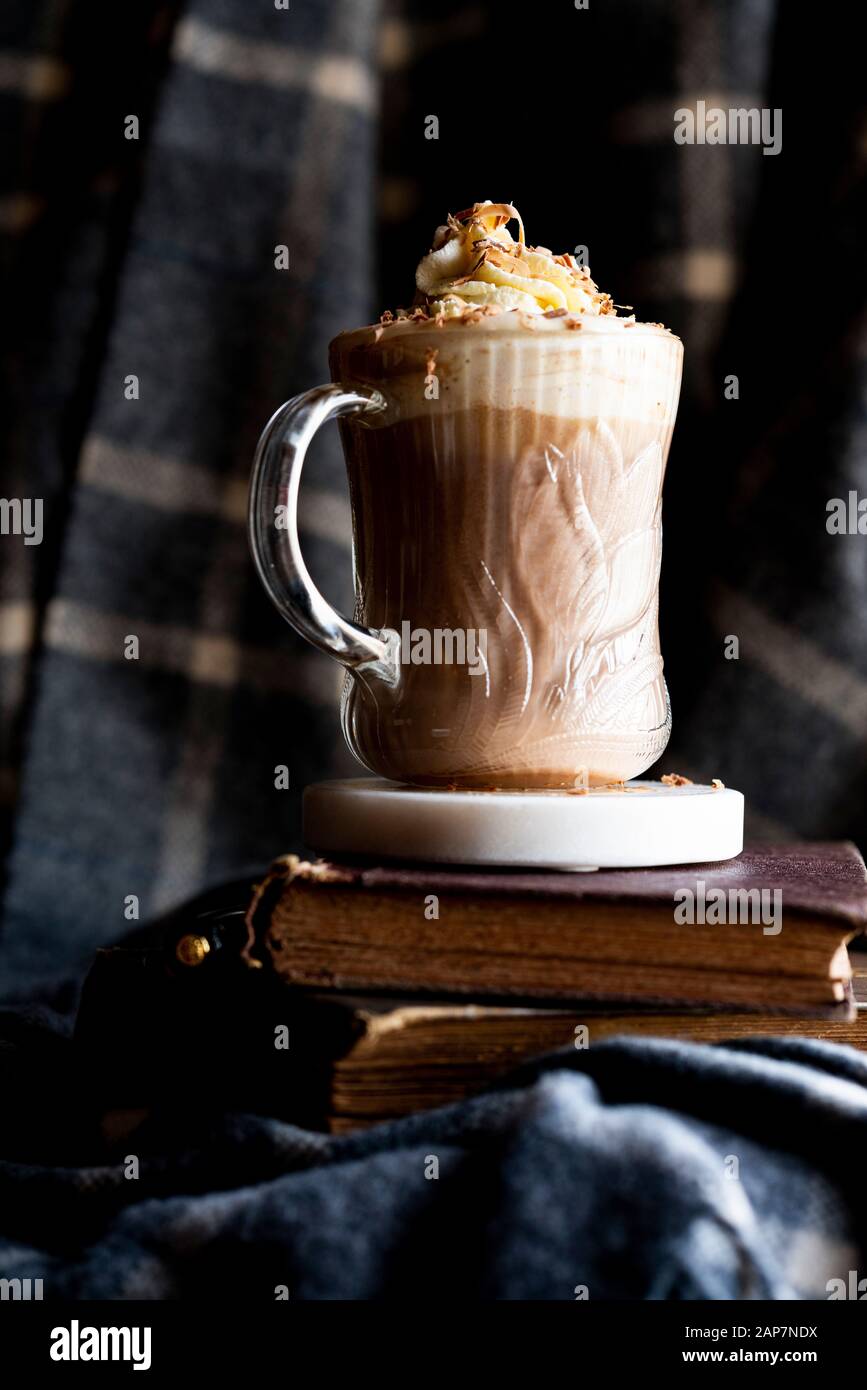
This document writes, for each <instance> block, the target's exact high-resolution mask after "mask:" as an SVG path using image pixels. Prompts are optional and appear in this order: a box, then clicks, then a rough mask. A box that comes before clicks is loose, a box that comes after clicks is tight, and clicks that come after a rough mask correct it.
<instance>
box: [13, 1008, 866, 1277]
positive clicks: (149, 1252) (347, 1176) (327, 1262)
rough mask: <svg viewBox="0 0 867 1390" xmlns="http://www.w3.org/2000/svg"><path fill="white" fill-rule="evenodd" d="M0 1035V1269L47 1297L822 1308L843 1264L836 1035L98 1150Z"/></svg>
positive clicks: (626, 1046)
mask: <svg viewBox="0 0 867 1390" xmlns="http://www.w3.org/2000/svg"><path fill="white" fill-rule="evenodd" d="M22 1027H23V1030H24V1033H26V1035H27V1036H26V1040H25V1041H26V1045H23V1044H22ZM4 1033H5V1036H6V1038H7V1044H8V1045H7V1047H6V1048H5V1049H2V1050H0V1056H4V1055H5V1065H4V1069H3V1076H2V1094H0V1105H2V1112H3V1113H4V1114H5V1117H6V1119H7V1121H8V1120H11V1121H12V1123H11V1125H9V1126H8V1127H7V1126H6V1125H4V1131H5V1133H6V1136H7V1138H6V1141H4V1143H5V1151H4V1156H3V1162H2V1164H0V1213H2V1215H0V1229H2V1234H0V1277H3V1278H7V1279H12V1278H16V1277H17V1278H21V1279H25V1278H30V1279H42V1280H43V1292H44V1297H45V1298H46V1299H52V1298H57V1299H83V1298H115V1299H123V1298H159V1299H164V1298H168V1299H175V1298H196V1299H201V1298H208V1297H217V1296H225V1295H226V1294H227V1293H229V1292H230V1293H231V1295H232V1297H233V1298H234V1297H237V1298H241V1299H246V1298H252V1299H273V1298H280V1297H289V1298H292V1299H383V1298H388V1299H404V1298H412V1299H413V1300H414V1301H417V1300H418V1299H419V1298H424V1299H437V1300H443V1301H453V1300H464V1301H466V1300H479V1299H567V1300H573V1299H584V1298H589V1299H590V1300H598V1299H752V1298H772V1299H792V1298H811V1299H813V1298H818V1299H825V1298H829V1297H836V1296H841V1295H840V1293H839V1290H841V1289H844V1288H846V1289H850V1288H851V1287H853V1281H852V1279H851V1272H852V1271H856V1273H857V1271H858V1270H859V1269H860V1270H863V1269H864V1259H865V1245H867V1239H865V1202H864V1195H863V1193H864V1188H863V1181H862V1175H863V1172H864V1167H865V1159H867V1059H865V1058H864V1057H862V1056H861V1055H860V1054H859V1053H856V1052H854V1051H853V1050H850V1049H847V1048H840V1047H835V1046H831V1045H829V1044H822V1043H819V1042H811V1041H803V1040H783V1039H753V1040H749V1041H747V1042H745V1043H742V1044H739V1045H736V1046H725V1047H706V1046H698V1045H693V1044H683V1043H675V1042H669V1041H664V1040H659V1039H650V1040H647V1039H620V1040H616V1041H613V1042H609V1043H604V1044H600V1045H598V1046H596V1047H594V1048H592V1049H591V1050H587V1051H570V1052H568V1053H558V1054H556V1055H554V1056H551V1057H548V1058H544V1059H542V1060H541V1061H539V1062H537V1063H534V1064H532V1065H530V1066H527V1067H525V1068H523V1069H522V1070H521V1072H519V1073H515V1074H514V1075H512V1076H511V1077H509V1078H508V1079H507V1080H506V1081H505V1082H504V1083H503V1084H502V1085H501V1086H499V1087H498V1088H496V1089H493V1090H490V1091H488V1092H486V1093H484V1094H482V1095H480V1096H478V1097H476V1098H474V1099H472V1100H470V1101H465V1102H462V1103H460V1104H457V1105H454V1106H450V1107H447V1108H445V1109H441V1110H438V1111H433V1112H429V1113H427V1114H421V1115H416V1116H413V1117H411V1118H408V1119H404V1120H400V1121H395V1122H392V1123H390V1124H386V1125H381V1126H378V1127H376V1128H374V1129H371V1130H367V1131H364V1132H361V1133H358V1134H355V1135H350V1136H343V1137H329V1136H327V1135H323V1134H318V1133H313V1132H311V1131H308V1130H303V1129H300V1128H297V1127H296V1126H293V1125H290V1124H287V1123H285V1122H282V1121H276V1120H272V1119H269V1118H267V1117H262V1116H256V1115H238V1114H233V1115H215V1114H209V1115H205V1114H199V1115H197V1114H195V1112H194V1111H193V1110H190V1109H188V1110H186V1111H185V1113H184V1114H183V1115H181V1114H179V1113H177V1112H175V1113H172V1114H168V1113H166V1114H159V1115H155V1114H153V1113H151V1114H150V1115H149V1116H148V1117H147V1118H146V1119H145V1120H144V1121H143V1123H142V1124H141V1125H140V1126H139V1127H138V1128H137V1129H135V1130H134V1131H133V1132H132V1136H131V1137H125V1138H124V1139H123V1140H122V1141H121V1142H120V1143H119V1144H118V1143H117V1141H115V1143H114V1146H112V1144H111V1142H110V1141H109V1139H108V1138H107V1137H106V1136H105V1135H103V1137H102V1139H101V1140H97V1139H96V1138H95V1137H94V1134H95V1131H93V1130H88V1126H87V1124H86V1123H85V1122H84V1120H83V1117H85V1116H86V1115H87V1114H88V1113H89V1111H88V1107H89V1106H90V1107H91V1110H92V1100H91V1099H89V1098H88V1097H87V1096H74V1095H68V1094H66V1095H64V1093H63V1086H64V1071H63V1068H64V1061H63V1059H64V1055H65V1053H64V1048H65V1047H67V1046H70V1045H69V1044H65V1043H64V1042H63V1040H62V1039H59V1038H58V1037H56V1036H54V1037H52V1038H51V1040H50V1041H49V1042H46V1041H45V1036H46V1023H45V1020H44V1019H38V1018H37V1019H33V1018H31V1019H30V1020H29V1021H27V1023H26V1025H22V1021H21V1016H20V1015H10V1016H9V1018H8V1019H7V1023H6V1027H5V1029H4ZM12 1034H14V1035H16V1036H17V1038H18V1042H19V1044H21V1045H20V1046H18V1047H16V1046H15V1041H14V1037H11V1035H12ZM34 1035H35V1036H36V1037H41V1038H42V1045H41V1046H35V1045H34ZM34 1058H36V1059H38V1060H37V1061H36V1063H35V1066H36V1073H37V1074H34V1070H33V1067H34V1061H33V1059H34ZM34 1086H35V1090H34ZM46 1092H47V1094H46ZM34 1094H36V1095H39V1096H40V1097H41V1099H40V1102H39V1104H37V1105H34V1104H33V1096H34ZM52 1096H53V1097H55V1098H57V1102H58V1103H57V1104H56V1105H53V1103H52ZM94 1113H95V1112H94ZM73 1116H77V1117H78V1120H79V1123H78V1124H77V1125H76V1124H75V1123H73V1122H71V1117H73ZM27 1127H29V1133H25V1132H24V1129H26V1128H27ZM49 1152H50V1153H51V1154H52V1163H51V1164H50V1165H49V1164H48V1163H47V1162H46V1161H45V1159H44V1157H43V1154H44V1153H49ZM58 1152H59V1153H60V1154H61V1157H60V1158H59V1159H58V1158H57V1157H56V1155H57V1153H58ZM131 1160H135V1162H131ZM58 1163H59V1164H60V1165H61V1166H57V1165H58ZM136 1171H137V1173H138V1176H127V1174H130V1173H133V1172H136ZM855 1284H856V1285H857V1279H856V1280H855ZM843 1296H845V1295H843Z"/></svg>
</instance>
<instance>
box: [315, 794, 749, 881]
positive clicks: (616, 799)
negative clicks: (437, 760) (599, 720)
mask: <svg viewBox="0 0 867 1390" xmlns="http://www.w3.org/2000/svg"><path fill="white" fill-rule="evenodd" d="M743 832H744V798H743V795H742V794H741V792H736V791H732V790H731V789H730V788H713V787H703V786H685V787H671V786H664V785H663V784H662V783H661V782H640V781H636V782H628V783H627V784H626V786H625V787H623V788H622V789H618V790H611V791H609V790H602V789H600V790H598V791H588V792H585V793H583V794H575V793H573V792H562V791H495V792H487V791H478V792H476V791H438V790H436V791H431V790H427V789H422V788H418V787H408V786H403V785H401V784H400V783H398V782H388V781H386V780H385V779H384V778H380V777H352V778H347V779H345V780H343V781H334V782H317V783H315V784H314V785H313V786H310V787H308V788H307V789H306V791H305V793H304V839H305V842H306V844H307V845H308V846H309V848H310V849H312V850H315V851H316V853H317V854H321V855H323V856H324V857H326V858H327V857H328V856H329V855H334V856H340V855H350V854H351V855H364V856H369V857H370V858H372V859H375V860H381V859H408V860H415V861H417V862H428V863H434V864H475V865H488V866H499V867H503V868H523V869H564V870H572V871H577V870H582V869H598V868H606V869H638V868H650V867H653V866H655V865H662V864H701V863H713V862H715V861H717V860H720V859H733V858H734V856H735V855H736V854H740V852H741V850H742V849H743Z"/></svg>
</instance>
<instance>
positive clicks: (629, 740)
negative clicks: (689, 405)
mask: <svg viewBox="0 0 867 1390" xmlns="http://www.w3.org/2000/svg"><path fill="white" fill-rule="evenodd" d="M682 355H683V351H682V347H681V343H680V341H679V339H677V338H676V337H674V335H673V334H671V333H669V332H667V331H666V330H665V329H663V328H660V327H658V326H656V325H651V324H637V323H630V322H628V321H627V320H624V319H618V318H616V317H614V316H613V315H610V316H608V315H603V316H600V317H598V318H597V317H587V318H585V319H583V320H581V321H580V322H579V325H578V326H577V327H576V326H575V325H574V323H573V324H572V326H571V327H570V326H569V323H568V321H567V320H566V319H564V318H562V317H560V318H557V317H555V318H551V319H545V318H542V317H540V318H539V319H534V320H533V321H532V325H530V324H529V322H528V320H527V318H526V317H525V318H523V319H519V317H518V316H517V315H512V314H500V315H497V316H494V315H492V316H490V317H481V318H479V319H478V320H477V321H475V322H473V321H470V322H466V321H461V320H451V321H449V320H447V321H446V322H445V323H444V324H442V325H441V326H439V327H437V326H436V325H434V324H432V323H427V322H426V323H417V322H413V321H409V320H398V321H397V322H396V323H394V324H392V325H389V326H388V327H385V328H383V329H373V328H364V329H359V330H357V331H354V332H349V333H341V334H340V335H339V336H338V337H337V338H336V339H335V340H334V342H333V343H332V344H331V351H330V365H331V376H332V381H333V383H334V384H333V385H331V386H321V387H317V388H316V389H315V390H312V391H308V392H305V393H304V394H303V395H300V396H297V397H295V399H294V400H291V401H289V402H288V403H287V404H286V405H283V406H281V408H280V409H279V410H278V411H277V412H276V414H275V415H274V416H273V418H272V419H271V421H270V422H269V423H268V425H267V426H266V428H265V430H264V432H263V434H262V437H261V439H260V441H259V445H258V448H257V451H256V457H255V460H254V466H253V477H252V484H251V495H250V538H251V547H252V552H253V557H254V561H255V564H256V567H257V570H258V573H259V575H260V577H261V579H262V582H263V584H264V586H265V588H266V590H267V592H268V593H269V595H270V597H271V599H272V600H273V602H274V604H275V605H276V607H277V609H278V610H279V612H280V613H281V614H282V615H283V617H284V618H285V619H286V620H287V622H289V623H291V625H292V626H293V627H294V628H295V629H296V630H297V631H298V632H300V633H301V634H302V636H304V637H306V638H307V639H308V640H309V641H310V642H312V643H313V644H314V646H316V647H318V648H319V649H320V650H321V651H323V652H326V653H327V654H328V655H329V656H332V657H334V658H335V659H336V660H338V661H340V662H341V663H342V664H343V665H344V666H345V667H346V668H347V680H346V684H345V687H344V693H343V699H342V723H343V731H344V734H345V737H346V740H347V742H348V744H349V747H350V748H351V750H352V752H353V753H354V754H355V756H356V757H357V758H358V760H359V761H360V762H361V763H362V764H363V765H364V766H365V767H367V768H369V769H370V770H371V771H373V772H375V773H379V774H381V775H382V776H384V777H388V778H391V779H393V780H396V781H400V782H407V783H413V784H416V785H421V786H431V787H443V786H451V787H458V788H480V787H481V788H484V787H488V788H494V787H504V788H518V787H527V788H536V787H542V788H575V787H579V788H581V787H592V786H597V785H600V784H607V783H612V782H621V781H626V780H628V779H629V778H632V777H635V776H637V775H638V774H639V773H641V772H643V771H644V770H645V769H646V768H648V767H649V766H650V765H651V763H653V762H655V760H656V759H657V758H658V757H659V755H660V754H661V753H662V751H663V749H664V748H665V745H666V743H667V742H668V736H669V732H670V727H671V714H670V707H669V701H668V692H667V690H666V686H665V681H664V679H663V674H662V657H661V654H660V650H659V633H658V622H657V610H658V586H659V570H660V561H661V549H662V530H661V519H660V516H661V492H662V480H663V474H664V471H665V463H666V459H667V455H668V448H669V444H670V442H671V434H672V430H673V427H674V420H675V414H676V411H677V402H678V395H679V390H680V375H681V364H682ZM334 417H339V418H340V428H341V433H342V439H343V447H344V453H345V456H346V463H347V469H348V473H349V487H350V499H351V506H352V525H353V552H354V570H355V592H356V602H355V613H354V616H353V618H352V619H349V618H347V617H344V616H342V615H341V614H340V613H338V612H337V611H336V610H335V609H334V608H333V607H332V606H331V605H330V604H329V603H328V602H327V601H326V600H325V598H324V597H323V596H322V594H321V593H320V592H319V591H318V589H317V588H316V586H315V585H314V584H313V582H312V580H311V578H310V575H309V574H308V572H307V569H306V567H305V564H304V559H303V556H302V554H301V548H300V545H299V538H298V526H297V502H298V490H299V483H300V478H301V469H302V466H303V463H304V456H305V453H306V451H307V448H308V445H309V443H310V441H311V439H312V437H313V435H314V434H315V432H316V431H317V430H318V429H319V427H320V426H321V425H323V424H324V423H325V422H326V421H327V420H330V419H332V418H334Z"/></svg>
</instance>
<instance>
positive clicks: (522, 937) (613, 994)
mask: <svg viewBox="0 0 867 1390" xmlns="http://www.w3.org/2000/svg"><path fill="white" fill-rule="evenodd" d="M250 926H251V933H252V934H253V935H254V937H255V941H256V947H255V948H254V949H256V950H257V951H258V953H259V954H260V955H262V956H264V957H266V958H268V959H269V960H270V962H271V963H272V964H273V967H274V969H275V970H276V971H277V972H278V973H279V974H280V975H281V976H282V977H283V978H284V979H285V980H286V981H287V982H288V983H290V984H293V985H303V986H308V987H310V986H312V987H318V988H322V987H327V988H334V989H341V990H346V991H361V992H367V991H373V992H382V991H386V992H388V991H391V992H395V993H400V992H411V993H414V994H415V993H422V994H424V993H427V994H428V995H431V996H433V995H436V996H440V997H442V996H445V997H454V998H460V997H461V996H467V995H471V996H472V997H473V998H474V999H476V1000H480V999H483V1000H487V1001H489V1002H496V1001H505V1002H515V1001H517V1000H522V1001H534V1000H540V1001H563V1002H568V1001H570V1000H575V999H582V1000H593V999H596V1000H612V1001H613V1000H623V1001H627V1002H630V1001H644V1002H648V1003H653V1002H656V1003H660V1004H666V1005H669V1004H672V1003H683V1004H685V1005H688V1006H696V1005H705V1006H710V1007H723V1008H733V1007H734V1008H736V1007H748V1008H754V1009H765V1010H787V1009H788V1010H793V1011H796V1012H797V1011H800V1010H804V1009H808V1010H809V1009H821V1008H822V1007H823V1006H827V1005H831V1004H834V1003H837V1002H840V1001H842V1000H844V999H845V998H846V996H847V988H848V983H849V980H850V976H851V971H850V967H849V961H848V956H847V952H846V943H847V941H848V940H849V939H850V938H851V937H852V936H854V935H856V934H857V933H858V932H860V931H861V930H863V929H864V928H865V926H867V872H865V867H864V861H863V860H862V858H861V855H860V854H859V852H858V850H857V849H856V848H855V846H854V845H851V844H848V843H829V844H787V845H781V846H756V847H752V848H749V849H746V850H745V851H744V852H743V853H742V854H741V855H739V856H738V857H737V858H736V859H733V860H729V861H727V862H725V863H716V864H705V865H694V864H693V865H688V866H682V867H674V868H672V867H666V868H660V869H631V870H602V871H598V872H594V873H580V874H567V873H553V872H526V871H509V870H479V869H459V868H454V869H453V868H445V867H441V866H440V867H434V866H406V865H377V866H372V865H368V866H360V865H351V864H327V863H323V862H322V861H317V862H314V863H307V862H304V861H300V860H298V859H297V858H295V857H294V856H287V857H286V858H285V859H283V860H278V861H277V862H276V864H275V865H274V866H273V867H272V870H271V873H270V874H269V876H268V878H267V879H266V880H265V882H264V883H263V885H262V886H261V889H260V891H259V893H258V895H257V900H256V903H255V905H254V908H253V909H251V914H250Z"/></svg>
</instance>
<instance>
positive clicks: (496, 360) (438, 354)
mask: <svg viewBox="0 0 867 1390" xmlns="http://www.w3.org/2000/svg"><path fill="white" fill-rule="evenodd" d="M577 322H578V323H579V324H580V326H578V327H573V328H571V329H570V328H569V327H568V320H567V319H566V318H565V317H564V316H560V317H557V318H553V319H547V318H545V317H543V316H535V317H529V316H525V315H523V314H520V313H514V314H511V313H503V314H499V315H495V316H490V317H489V316H484V317H482V318H481V319H480V320H479V321H478V322H468V321H467V320H466V319H458V318H455V319H451V320H447V321H446V322H445V323H443V324H442V326H440V327H437V326H436V325H435V324H434V323H433V322H431V321H428V322H426V323H421V322H413V321H409V320H407V321H403V322H401V323H395V324H394V325H393V326H392V327H391V329H390V330H389V331H387V332H385V333H383V332H381V331H378V330H376V329H373V328H363V329H358V330H356V331H354V332H352V333H341V334H340V335H339V336H338V337H337V338H335V340H334V342H333V343H332V345H331V371H332V376H333V378H334V380H335V381H342V382H344V384H346V385H353V386H362V387H368V388H375V389H377V390H379V391H381V392H382V394H383V396H384V397H385V400H386V406H387V409H386V411H385V412H383V414H382V416H381V417H378V422H379V423H382V424H388V423H393V422H394V421H396V420H401V419H408V418H410V417H415V416H430V417H431V418H435V417H436V416H438V415H441V414H442V413H443V411H450V410H472V409H479V408H498V409H504V410H513V409H517V410H521V409H522V410H527V411H538V412H540V413H541V414H544V415H547V416H550V417H555V418H560V419H590V418H593V417H597V416H602V417H608V416H610V415H615V416H617V417H618V418H620V419H634V420H643V421H647V422H649V423H654V422H656V423H659V422H662V421H665V420H669V419H673V416H674V411H675V408H676V405H677V393H678V389H679V380H680V369H681V360H682V356H683V349H682V346H681V343H680V340H679V339H678V338H676V337H675V336H674V334H672V333H669V332H668V331H667V330H666V329H663V328H660V327H658V326H653V325H649V324H638V323H631V322H630V321H629V320H625V319H619V318H616V317H615V316H614V315H599V316H595V317H587V318H585V319H583V320H578V321H577ZM374 427H375V424H374Z"/></svg>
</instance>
